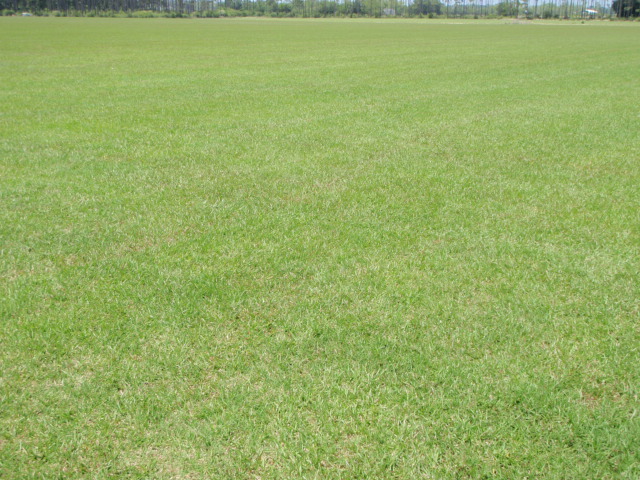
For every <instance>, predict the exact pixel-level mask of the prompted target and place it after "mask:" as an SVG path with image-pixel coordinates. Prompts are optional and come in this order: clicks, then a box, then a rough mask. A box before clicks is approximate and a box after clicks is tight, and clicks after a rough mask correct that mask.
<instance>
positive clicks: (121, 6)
mask: <svg viewBox="0 0 640 480" xmlns="http://www.w3.org/2000/svg"><path fill="white" fill-rule="evenodd" d="M0 11H2V13H3V14H4V15H13V14H21V13H22V12H29V13H31V14H34V15H56V16H130V17H146V16H148V17H152V16H167V17H183V16H191V17H225V16H272V17H329V16H351V17H357V16H363V17H432V18H433V17H447V18H491V17H513V18H529V19H535V18H559V19H576V18H581V19H598V18H599V19H602V18H613V17H620V18H629V17H638V16H640V0H614V1H613V2H612V3H610V2H609V1H608V0H551V1H543V0H502V1H495V0H0Z"/></svg>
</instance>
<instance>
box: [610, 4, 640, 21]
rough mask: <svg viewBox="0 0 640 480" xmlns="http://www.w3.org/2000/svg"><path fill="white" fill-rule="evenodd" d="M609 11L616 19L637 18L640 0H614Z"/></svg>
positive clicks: (639, 14)
mask: <svg viewBox="0 0 640 480" xmlns="http://www.w3.org/2000/svg"><path fill="white" fill-rule="evenodd" d="M611 9H612V10H613V11H614V12H615V13H616V15H617V16H618V17H622V18H629V17H639V16H640V0H614V1H613V4H612V5H611Z"/></svg>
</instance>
